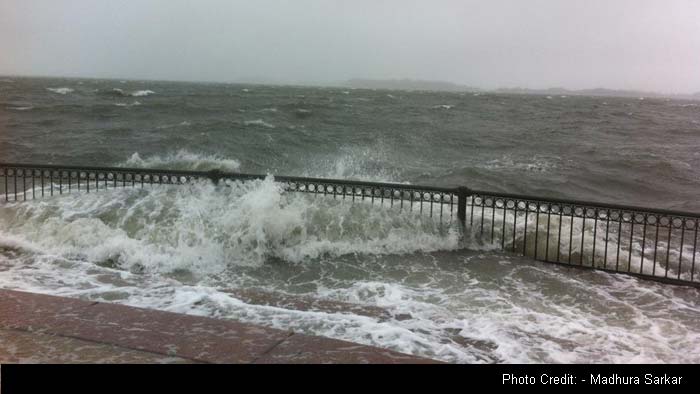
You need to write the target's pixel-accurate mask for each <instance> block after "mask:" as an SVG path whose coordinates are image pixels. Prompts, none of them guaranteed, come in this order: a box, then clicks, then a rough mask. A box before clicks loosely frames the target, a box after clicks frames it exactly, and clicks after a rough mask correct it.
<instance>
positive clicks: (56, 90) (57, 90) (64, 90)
mask: <svg viewBox="0 0 700 394" xmlns="http://www.w3.org/2000/svg"><path fill="white" fill-rule="evenodd" d="M46 90H48V91H50V92H54V93H58V94H63V95H65V94H68V93H72V92H73V91H74V90H73V89H71V88H46Z"/></svg>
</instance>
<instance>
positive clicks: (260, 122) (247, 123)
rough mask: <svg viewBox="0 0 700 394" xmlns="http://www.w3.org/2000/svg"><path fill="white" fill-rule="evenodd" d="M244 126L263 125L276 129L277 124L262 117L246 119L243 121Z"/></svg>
mask: <svg viewBox="0 0 700 394" xmlns="http://www.w3.org/2000/svg"><path fill="white" fill-rule="evenodd" d="M243 125H244V126H262V127H267V128H268V129H274V128H275V125H273V124H271V123H267V122H265V121H264V120H262V119H255V120H246V121H244V122H243Z"/></svg>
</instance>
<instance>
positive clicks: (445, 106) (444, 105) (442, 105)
mask: <svg viewBox="0 0 700 394" xmlns="http://www.w3.org/2000/svg"><path fill="white" fill-rule="evenodd" d="M432 108H433V109H452V108H454V105H450V104H440V105H433V107H432Z"/></svg>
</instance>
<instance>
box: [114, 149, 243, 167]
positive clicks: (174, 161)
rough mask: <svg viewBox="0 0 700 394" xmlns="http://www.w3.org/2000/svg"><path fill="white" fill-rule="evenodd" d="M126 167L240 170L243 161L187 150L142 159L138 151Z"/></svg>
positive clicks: (127, 162) (126, 163)
mask: <svg viewBox="0 0 700 394" xmlns="http://www.w3.org/2000/svg"><path fill="white" fill-rule="evenodd" d="M124 165H125V166H126V167H143V168H168V169H183V170H193V171H206V170H214V169H216V170H222V171H232V172H235V171H238V169H239V168H240V166H241V163H240V162H239V161H238V160H235V159H228V158H224V157H222V156H219V155H204V154H196V153H192V152H189V151H186V150H182V149H181V150H179V151H177V152H175V153H171V154H167V155H164V156H161V155H155V156H149V157H147V158H146V159H142V158H141V156H140V155H139V153H138V152H136V153H134V154H133V155H131V157H130V158H129V159H128V160H127V161H126V162H125V163H124Z"/></svg>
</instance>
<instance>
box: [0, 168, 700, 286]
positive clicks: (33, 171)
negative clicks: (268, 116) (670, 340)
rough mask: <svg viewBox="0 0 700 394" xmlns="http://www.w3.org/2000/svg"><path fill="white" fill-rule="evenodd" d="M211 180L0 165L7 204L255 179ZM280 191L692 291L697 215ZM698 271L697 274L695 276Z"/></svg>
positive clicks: (400, 188)
mask: <svg viewBox="0 0 700 394" xmlns="http://www.w3.org/2000/svg"><path fill="white" fill-rule="evenodd" d="M265 177H266V176H265V175H258V174H241V173H230V172H220V171H177V170H156V169H142V168H106V167H77V166H55V165H27V164H1V163H0V178H2V179H0V190H1V191H2V196H3V197H4V201H5V202H7V203H14V202H21V201H27V200H32V199H35V198H40V197H44V196H50V195H62V194H69V193H75V192H85V193H91V192H96V191H101V190H107V189H115V188H126V187H131V188H144V187H153V186H157V185H182V184H188V183H192V182H195V181H201V180H211V181H213V182H215V183H221V182H223V183H230V182H241V181H246V180H255V179H264V178H265ZM275 181H276V182H280V183H281V185H282V187H283V189H284V190H285V191H287V192H303V193H306V194H313V195H317V196H325V197H327V198H334V199H343V200H346V201H348V202H362V201H364V202H365V203H368V204H376V205H379V206H380V207H381V208H382V209H393V210H396V211H397V212H412V213H413V214H415V215H420V216H421V217H424V218H428V219H429V220H432V221H433V222H434V223H436V224H437V225H439V226H442V227H445V228H454V229H457V230H459V231H461V232H462V233H463V235H464V239H465V245H466V246H467V247H469V246H475V245H486V246H488V247H495V248H499V249H502V250H503V251H505V252H512V253H517V254H520V255H524V256H528V257H532V258H534V259H536V260H541V261H546V262H550V263H556V264H562V265H566V266H572V267H578V268H588V269H598V270H604V271H608V272H617V273H625V274H629V275H633V276H637V277H642V278H646V279H653V280H656V281H660V282H667V283H673V284H682V285H690V286H694V287H699V288H700V278H699V275H698V274H700V273H699V272H696V264H695V260H696V255H697V238H698V226H699V224H698V223H699V222H700V214H695V213H688V212H677V211H668V210H658V209H650V208H640V207H631V206H622V205H615V204H604V203H591V202H585V201H574V200H561V199H550V198H541V197H533V196H523V195H513V194H504V193H491V192H483V191H474V190H470V189H468V188H466V187H462V188H441V187H429V186H416V185H408V184H391V183H376V182H362V181H350V180H338V179H319V178H303V177H290V176H275ZM698 270H700V268H699V269H698Z"/></svg>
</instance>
